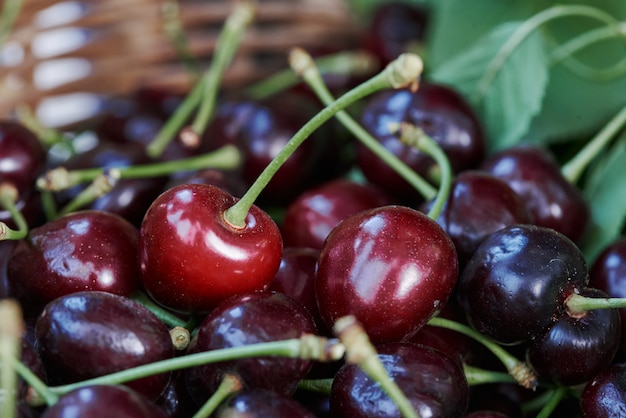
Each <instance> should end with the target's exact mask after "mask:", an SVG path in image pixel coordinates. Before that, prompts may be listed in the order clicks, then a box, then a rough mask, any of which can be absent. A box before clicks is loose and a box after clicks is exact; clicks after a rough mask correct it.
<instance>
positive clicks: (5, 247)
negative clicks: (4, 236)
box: [0, 240, 18, 299]
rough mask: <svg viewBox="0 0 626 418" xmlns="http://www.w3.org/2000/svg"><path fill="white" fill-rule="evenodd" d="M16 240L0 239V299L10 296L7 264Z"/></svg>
mask: <svg viewBox="0 0 626 418" xmlns="http://www.w3.org/2000/svg"><path fill="white" fill-rule="evenodd" d="M17 243H18V241H16V240H5V241H0V299H4V298H8V297H10V294H9V292H10V287H9V278H8V277H7V266H8V264H9V260H10V259H11V255H12V254H13V250H14V249H15V247H16V246H17Z"/></svg>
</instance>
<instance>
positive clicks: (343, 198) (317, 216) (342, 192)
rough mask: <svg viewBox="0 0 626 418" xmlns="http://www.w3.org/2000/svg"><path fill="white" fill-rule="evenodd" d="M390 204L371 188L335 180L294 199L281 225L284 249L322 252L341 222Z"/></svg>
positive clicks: (377, 191)
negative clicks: (288, 247)
mask: <svg viewBox="0 0 626 418" xmlns="http://www.w3.org/2000/svg"><path fill="white" fill-rule="evenodd" d="M391 203H392V199H391V197H390V196H388V195H387V194H386V193H384V192H383V191H382V190H380V189H378V188H377V187H375V186H373V185H371V184H362V183H357V182H354V181H351V180H346V179H335V180H331V181H328V182H326V183H323V184H320V185H319V186H316V187H314V188H312V189H308V190H307V191H305V192H304V193H302V194H300V195H299V196H298V197H296V198H295V199H294V200H293V201H292V202H291V203H290V204H289V206H287V210H286V212H285V217H284V219H283V222H282V223H281V232H282V234H283V240H284V242H285V245H287V246H292V247H310V248H316V249H321V248H322V245H323V244H324V240H325V239H326V237H327V236H328V234H329V233H330V231H331V230H332V229H333V228H334V227H335V226H336V225H337V224H338V223H339V222H341V221H342V220H344V219H345V218H347V217H348V216H350V215H354V214H355V213H358V212H360V211H362V210H366V209H373V208H376V207H379V206H385V205H389V204H391Z"/></svg>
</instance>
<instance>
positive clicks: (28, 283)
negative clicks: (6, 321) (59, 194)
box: [7, 210, 140, 317]
mask: <svg viewBox="0 0 626 418" xmlns="http://www.w3.org/2000/svg"><path fill="white" fill-rule="evenodd" d="M138 239H139V231H138V229H137V228H136V227H135V226H134V225H132V224H131V223H130V222H128V221H127V220H125V219H123V218H121V217H119V216H117V215H114V214H112V213H109V212H104V211H96V210H83V211H78V212H73V213H71V214H68V215H65V216H62V217H60V218H57V219H56V220H53V221H50V222H47V223H46V224H44V225H42V226H40V227H38V228H34V229H31V230H30V233H29V236H28V237H27V238H26V239H24V240H21V241H20V242H19V243H18V244H17V246H16V248H15V250H14V251H13V255H12V256H11V258H10V260H9V262H8V265H7V278H8V281H9V288H10V292H11V294H12V295H13V296H14V297H16V298H17V299H18V300H19V301H20V302H21V304H22V307H23V309H24V313H25V314H26V316H28V317H36V316H37V315H38V314H39V312H40V311H41V309H43V307H44V305H45V304H46V303H48V302H50V301H52V300H53V299H55V298H57V297H59V296H63V295H66V294H69V293H74V292H78V291H82V290H101V291H106V292H109V293H114V294H117V295H122V296H130V295H132V294H133V293H134V292H135V291H136V290H137V289H138V288H139V286H140V282H139V267H138V265H137V256H138V253H137V248H138V247H137V246H138Z"/></svg>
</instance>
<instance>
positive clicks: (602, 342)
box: [527, 288, 621, 386]
mask: <svg viewBox="0 0 626 418" xmlns="http://www.w3.org/2000/svg"><path fill="white" fill-rule="evenodd" d="M579 294H581V295H583V296H587V297H594V298H602V297H607V295H606V293H604V292H602V291H600V290H597V289H592V288H585V289H581V290H580V291H579ZM620 339H621V328H620V318H619V314H618V312H617V310H615V309H596V310H590V311H586V312H585V313H584V314H582V315H579V314H576V315H572V314H569V313H568V312H567V311H566V310H565V312H563V311H562V312H560V314H558V318H557V319H556V322H555V323H554V324H552V325H551V326H550V328H549V329H548V330H547V331H546V332H545V333H544V334H542V335H537V336H535V338H533V339H532V340H531V341H530V342H529V344H528V354H527V358H528V361H529V362H530V364H531V365H532V367H533V368H534V370H535V372H536V373H537V375H538V376H539V377H540V378H542V377H543V378H549V379H551V380H553V381H555V382H557V383H560V384H562V385H566V386H573V385H577V384H581V383H584V382H586V381H588V380H589V379H591V378H593V377H594V376H595V375H596V374H597V373H598V372H600V371H601V370H602V369H604V368H605V367H607V366H608V365H609V364H611V362H612V361H613V358H614V357H615V354H616V352H617V349H618V346H619V343H620Z"/></svg>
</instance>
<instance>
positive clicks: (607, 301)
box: [565, 293, 626, 315]
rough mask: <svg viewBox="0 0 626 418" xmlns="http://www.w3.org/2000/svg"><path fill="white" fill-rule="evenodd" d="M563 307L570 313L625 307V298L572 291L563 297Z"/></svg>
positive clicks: (576, 313)
mask: <svg viewBox="0 0 626 418" xmlns="http://www.w3.org/2000/svg"><path fill="white" fill-rule="evenodd" d="M565 307H566V308H567V311H568V312H569V313H570V314H572V315H579V314H584V313H585V312H587V311H593V310H596V309H619V308H626V298H597V297H587V296H582V295H579V294H578V293H572V294H571V295H569V296H568V297H567V299H565Z"/></svg>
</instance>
